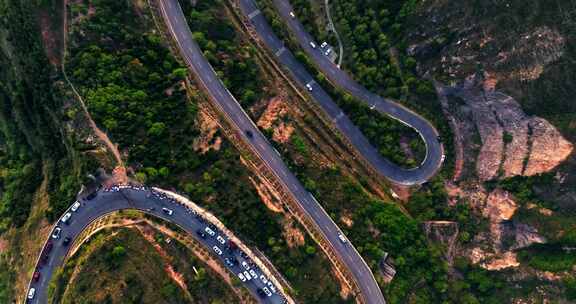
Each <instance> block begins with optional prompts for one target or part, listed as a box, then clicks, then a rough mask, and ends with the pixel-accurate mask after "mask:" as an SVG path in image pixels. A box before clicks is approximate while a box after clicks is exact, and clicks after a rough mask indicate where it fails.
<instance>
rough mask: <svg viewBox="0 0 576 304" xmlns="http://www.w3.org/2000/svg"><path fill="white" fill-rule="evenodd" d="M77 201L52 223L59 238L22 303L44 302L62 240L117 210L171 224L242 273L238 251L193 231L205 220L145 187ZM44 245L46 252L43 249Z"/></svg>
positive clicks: (276, 297)
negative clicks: (64, 220) (65, 219)
mask: <svg viewBox="0 0 576 304" xmlns="http://www.w3.org/2000/svg"><path fill="white" fill-rule="evenodd" d="M78 202H80V203H81V205H80V207H79V208H78V210H76V211H70V210H69V211H70V212H71V214H72V217H71V218H70V220H69V221H68V222H67V223H66V224H63V223H62V222H61V221H60V220H58V222H56V225H55V227H59V228H60V229H62V232H61V236H60V237H59V238H57V239H54V238H52V237H50V238H49V239H48V240H47V241H46V243H45V244H44V246H43V247H42V253H41V254H40V258H39V260H38V263H37V265H36V267H35V269H36V270H37V271H38V273H39V274H40V277H39V279H38V281H37V282H36V281H34V280H32V281H31V282H30V286H29V287H30V288H34V289H35V296H34V298H33V299H31V300H28V301H27V302H26V303H40V304H45V303H48V287H49V284H50V281H51V280H52V279H53V276H54V273H55V271H56V270H57V269H59V268H61V267H63V265H64V262H65V260H66V257H67V256H68V251H69V250H70V245H68V246H66V245H64V244H63V240H64V239H65V238H67V237H68V238H70V239H71V240H72V241H73V240H76V239H77V237H78V236H79V235H80V234H81V233H82V231H83V230H84V229H85V228H86V227H88V226H89V225H90V223H92V222H93V221H95V220H96V219H98V218H100V217H102V216H104V215H106V214H109V213H111V212H114V211H119V210H127V209H132V210H140V211H142V212H145V213H148V214H151V215H154V216H156V217H159V218H161V219H163V220H165V221H168V222H171V223H174V224H176V225H178V226H179V227H180V228H182V229H183V230H184V231H185V232H187V233H188V234H190V235H191V236H193V237H194V238H195V239H196V240H197V241H198V242H200V243H201V244H203V245H204V246H205V247H206V248H207V250H208V251H210V252H212V253H213V254H214V256H215V257H216V258H217V259H220V261H221V262H222V263H223V264H225V262H224V260H225V259H226V258H231V259H232V258H233V259H235V260H236V261H238V262H237V263H236V264H235V265H232V266H230V265H227V266H226V267H227V268H228V269H229V270H230V271H231V272H233V273H235V274H237V273H239V272H243V271H244V270H245V269H243V268H242V266H240V262H241V261H247V260H246V259H245V258H244V257H243V256H242V254H241V252H240V251H239V250H234V251H231V250H226V245H224V244H221V242H218V241H217V239H216V236H214V237H211V236H205V237H200V236H199V233H197V231H204V229H205V227H207V226H209V225H210V223H209V222H207V220H206V219H203V218H202V217H201V216H198V215H197V214H194V213H193V212H191V210H190V209H189V208H187V207H186V206H185V205H183V204H180V203H177V202H176V201H175V200H172V199H169V198H168V197H166V196H162V195H159V193H158V192H152V191H151V190H149V189H147V188H130V187H127V188H123V189H118V190H116V191H98V192H97V196H96V197H95V198H93V199H92V200H85V199H82V200H79V201H78ZM162 208H168V209H170V210H172V214H171V215H170V214H168V213H166V212H163V211H162ZM212 229H213V230H214V231H215V233H216V234H215V235H221V236H223V237H224V239H226V240H227V237H226V236H225V235H224V234H222V233H221V232H220V231H218V229H216V228H214V227H212ZM52 231H54V230H52ZM51 234H52V232H51ZM47 244H51V245H47ZM48 246H49V247H50V250H48V249H47V248H48ZM214 246H218V248H220V249H221V251H222V254H221V255H218V254H216V253H214V249H213V248H214ZM42 257H46V260H43V261H41V260H42ZM225 265H226V264H225ZM251 268H252V270H254V271H255V272H256V273H257V274H258V276H259V275H261V274H262V271H261V270H260V269H258V268H257V267H255V266H252V267H251ZM243 284H244V285H245V286H246V288H247V289H248V290H249V291H250V293H252V295H253V296H254V297H255V298H256V299H258V300H259V302H260V303H270V304H281V303H284V302H285V298H284V296H282V295H281V294H279V293H273V294H272V296H270V297H267V296H265V297H261V296H260V295H259V294H258V292H257V290H258V289H260V288H263V287H266V286H267V285H266V284H264V283H263V282H262V281H261V280H260V279H259V278H258V279H252V280H248V281H247V282H244V283H243ZM276 287H278V286H276Z"/></svg>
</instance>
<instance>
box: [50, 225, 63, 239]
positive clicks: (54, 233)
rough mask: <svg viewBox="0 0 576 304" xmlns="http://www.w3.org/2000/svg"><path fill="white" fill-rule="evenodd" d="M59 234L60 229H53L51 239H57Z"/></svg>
mask: <svg viewBox="0 0 576 304" xmlns="http://www.w3.org/2000/svg"><path fill="white" fill-rule="evenodd" d="M61 232H62V228H60V227H56V228H54V232H52V238H53V239H59V238H60V233H61Z"/></svg>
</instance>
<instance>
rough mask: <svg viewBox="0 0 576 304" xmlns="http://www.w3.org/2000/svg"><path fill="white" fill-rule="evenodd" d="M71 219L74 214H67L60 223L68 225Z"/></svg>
mask: <svg viewBox="0 0 576 304" xmlns="http://www.w3.org/2000/svg"><path fill="white" fill-rule="evenodd" d="M71 217H72V212H66V214H64V216H63V217H62V219H60V221H61V222H62V223H63V224H66V225H68V224H69V221H70V218H71Z"/></svg>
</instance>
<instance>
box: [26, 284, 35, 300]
mask: <svg viewBox="0 0 576 304" xmlns="http://www.w3.org/2000/svg"><path fill="white" fill-rule="evenodd" d="M35 295H36V288H34V287H32V288H30V290H28V300H32V299H34V296H35Z"/></svg>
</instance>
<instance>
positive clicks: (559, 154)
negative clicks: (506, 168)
mask: <svg viewBox="0 0 576 304" xmlns="http://www.w3.org/2000/svg"><path fill="white" fill-rule="evenodd" d="M530 128H531V130H532V151H531V153H530V159H529V160H528V164H527V165H526V169H525V170H524V175H535V174H539V173H543V172H547V171H550V170H552V169H553V168H554V167H556V166H557V165H558V164H559V163H560V162H562V161H563V160H565V159H566V158H567V157H568V156H569V155H570V153H572V149H573V146H572V144H571V143H570V142H569V141H567V140H566V139H564V138H563V137H562V135H561V134H560V132H558V130H556V128H554V126H552V125H551V124H550V123H549V122H548V121H547V120H545V119H542V118H538V117H535V118H532V119H531V120H530Z"/></svg>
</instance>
